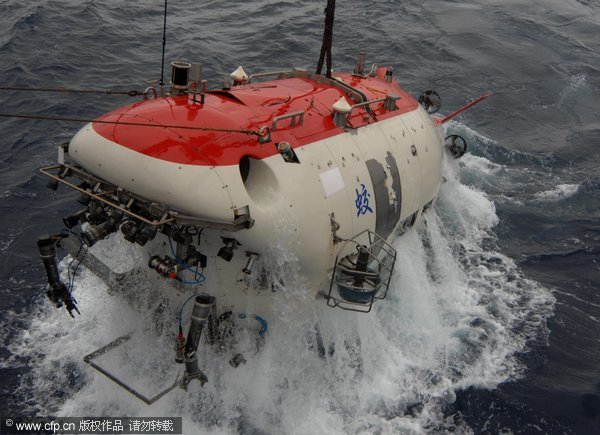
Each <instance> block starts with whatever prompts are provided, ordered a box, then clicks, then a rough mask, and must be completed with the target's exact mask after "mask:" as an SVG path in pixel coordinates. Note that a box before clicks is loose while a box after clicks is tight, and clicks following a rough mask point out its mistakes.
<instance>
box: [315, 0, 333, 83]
mask: <svg viewBox="0 0 600 435" xmlns="http://www.w3.org/2000/svg"><path fill="white" fill-rule="evenodd" d="M334 15H335V0H327V6H326V7H325V29H324V30H323V43H322V44H321V55H320V56H319V63H318V64H317V74H322V70H323V61H324V60H325V57H327V70H326V72H325V76H326V77H328V78H331V45H332V43H333V19H334Z"/></svg>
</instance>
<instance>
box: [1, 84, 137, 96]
mask: <svg viewBox="0 0 600 435" xmlns="http://www.w3.org/2000/svg"><path fill="white" fill-rule="evenodd" d="M0 91H34V92H65V93H76V94H109V95H129V96H130V97H136V96H138V95H144V93H143V92H140V91H136V90H134V89H132V90H131V91H119V90H113V89H66V88H22V87H16V86H0Z"/></svg>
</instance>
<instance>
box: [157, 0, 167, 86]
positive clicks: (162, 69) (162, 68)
mask: <svg viewBox="0 0 600 435" xmlns="http://www.w3.org/2000/svg"><path fill="white" fill-rule="evenodd" d="M168 1H169V0H165V14H164V21H163V38H162V61H161V64H160V82H159V85H160V95H161V96H163V95H164V87H165V81H164V78H165V48H166V47H167V2H168Z"/></svg>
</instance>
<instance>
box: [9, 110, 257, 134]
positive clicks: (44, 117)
mask: <svg viewBox="0 0 600 435" xmlns="http://www.w3.org/2000/svg"><path fill="white" fill-rule="evenodd" d="M0 117H2V118H20V119H40V120H44V121H64V122H85V123H87V122H93V123H96V124H112V125H131V126H136V127H155V128H156V127H158V128H180V129H183V130H202V131H218V132H224V133H243V134H250V135H253V136H259V137H260V136H261V135H260V133H259V132H258V131H256V130H247V129H246V130H243V129H240V130H236V129H231V128H213V127H193V126H188V125H170V124H147V123H143V122H126V121H106V120H103V119H91V118H69V117H63V116H49V115H29V114H22V113H0Z"/></svg>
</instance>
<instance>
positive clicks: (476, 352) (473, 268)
mask: <svg viewBox="0 0 600 435" xmlns="http://www.w3.org/2000/svg"><path fill="white" fill-rule="evenodd" d="M461 165H462V167H463V168H464V167H465V166H466V169H467V170H469V171H475V172H478V171H481V172H482V176H483V175H485V173H486V172H488V171H490V170H494V169H493V168H494V167H495V166H494V165H493V164H492V163H491V162H489V161H486V159H485V158H472V159H466V160H465V161H464V162H463V163H461ZM461 170H462V169H461V167H459V165H458V163H457V162H455V161H449V160H448V161H447V162H446V165H445V174H444V177H445V179H446V182H445V183H444V184H443V185H442V187H441V192H440V197H439V199H438V202H437V205H436V207H435V208H434V209H433V210H431V211H430V212H429V213H428V215H427V216H426V222H425V223H424V224H423V225H422V226H421V228H418V229H414V230H411V231H409V232H408V233H407V234H405V235H404V236H402V237H400V238H398V239H397V240H396V241H395V242H394V246H395V248H396V249H397V251H398V259H397V263H396V270H395V276H394V278H393V280H392V288H391V289H390V293H389V295H388V298H387V299H386V300H385V301H382V302H379V303H378V304H376V305H375V309H374V310H373V312H372V313H371V314H368V315H364V314H357V313H347V312H343V311H341V310H335V309H331V308H328V307H326V306H325V303H324V302H323V301H322V300H312V299H309V298H306V297H305V296H303V295H304V292H298V291H297V288H296V285H295V283H291V282H290V281H289V276H288V277H287V278H286V286H282V287H281V288H280V289H279V291H278V292H275V293H273V297H274V298H279V301H276V302H280V305H277V303H276V304H275V306H276V307H277V306H280V307H282V308H281V310H279V311H278V312H277V313H276V316H277V317H278V318H276V319H269V321H270V323H271V325H272V327H271V328H270V331H269V334H268V336H267V338H266V339H265V340H264V341H262V342H260V343H257V338H256V331H254V330H253V326H252V325H250V324H249V327H248V328H246V330H242V333H241V334H240V336H239V337H237V346H238V348H239V349H242V350H244V352H245V355H246V359H247V363H246V364H244V365H241V366H240V367H238V368H237V369H234V368H233V367H231V366H230V365H229V364H227V361H228V359H229V358H230V355H222V354H219V353H218V352H216V351H215V350H213V349H210V348H208V347H207V346H204V347H203V348H202V350H201V361H202V367H203V370H204V371H205V373H207V374H208V376H209V382H208V383H207V384H206V385H205V386H204V388H201V387H200V386H199V385H198V384H193V383H192V384H190V387H189V391H188V392H184V391H181V390H179V389H176V390H174V391H173V392H171V393H169V394H168V395H167V396H165V397H164V398H162V399H161V400H159V401H158V402H157V403H155V404H153V405H152V406H146V405H144V404H143V403H142V402H140V401H138V400H137V399H135V398H134V397H133V396H130V395H129V394H128V393H126V392H125V391H123V390H121V389H120V388H118V387H117V386H116V385H114V384H113V383H112V382H110V381H109V380H107V379H105V378H104V377H103V376H101V375H99V374H97V373H95V372H94V371H93V370H92V369H91V368H89V367H88V366H86V365H85V364H84V363H83V361H82V356H83V355H85V354H87V353H89V352H91V351H92V350H94V349H96V348H98V347H101V346H103V345H105V344H106V343H107V342H109V341H110V340H112V339H113V338H115V337H117V336H120V335H123V334H124V333H126V332H128V331H130V330H132V329H136V330H137V331H141V332H142V333H144V334H146V337H151V339H146V340H132V341H131V342H130V344H128V346H130V348H129V350H130V351H131V352H132V353H133V354H135V355H137V356H138V358H135V359H134V361H135V364H136V365H135V367H133V369H135V370H134V371H136V370H137V371H138V372H139V374H140V375H144V376H145V375H147V376H148V379H149V381H148V382H149V383H151V382H152V381H153V379H155V378H163V379H167V380H170V379H172V378H174V377H175V376H177V369H178V367H173V366H175V364H166V363H165V362H164V361H168V362H169V363H170V361H172V358H173V355H172V335H173V332H174V331H173V329H174V326H173V325H174V320H173V319H174V316H173V312H174V307H170V306H169V303H168V301H166V300H165V298H163V297H161V296H160V294H156V293H152V292H148V291H145V290H144V289H133V290H132V292H133V293H132V294H130V295H129V297H128V298H126V297H125V296H123V295H109V294H108V289H107V288H106V286H105V285H104V284H103V283H102V282H101V281H100V280H99V279H98V278H97V277H95V276H94V275H93V274H92V273H90V272H89V271H83V272H81V274H80V276H79V277H78V279H77V281H76V283H75V288H74V293H75V296H76V298H77V299H78V302H79V305H80V307H81V310H82V313H84V315H83V316H81V317H80V318H78V319H77V320H76V321H69V319H66V318H65V314H64V312H63V311H62V310H55V309H54V308H53V307H51V306H50V305H49V304H47V303H45V302H40V304H39V305H38V308H37V310H36V312H35V313H34V314H33V316H32V320H31V321H30V323H29V325H28V327H27V328H26V329H24V330H23V331H22V332H21V333H20V336H19V337H17V338H16V339H15V340H13V341H12V343H11V344H10V345H9V350H10V352H11V354H12V355H13V356H12V357H11V359H10V360H9V361H7V362H5V363H8V364H9V365H12V366H14V365H19V364H24V363H23V361H28V364H29V367H30V369H29V371H28V372H27V373H26V374H25V375H24V376H23V378H22V382H21V386H20V387H19V390H18V391H17V394H18V395H19V396H20V397H21V398H22V399H23V402H24V403H25V404H26V406H29V408H30V409H25V410H24V412H29V411H31V413H44V414H58V415H65V416H73V415H113V416H115V415H122V416H134V415H135V416H144V415H145V416H156V415H177V416H183V419H184V423H183V424H184V432H185V433H207V432H218V433H232V432H245V433H340V434H344V433H357V432H368V433H374V432H379V433H399V432H401V433H425V432H430V431H432V430H433V431H435V430H442V431H444V430H459V431H462V432H468V431H469V430H470V429H469V428H468V427H463V426H461V424H462V423H460V422H458V423H457V422H455V421H454V419H453V418H452V416H448V415H447V409H448V405H450V404H451V403H452V402H453V401H454V400H455V392H456V391H457V390H459V389H464V388H468V387H471V386H474V387H478V388H494V387H495V386H496V385H498V383H501V382H504V381H508V380H512V379H515V378H517V377H518V376H520V374H521V373H522V370H523V368H524V367H523V365H522V364H521V363H520V362H519V359H518V355H519V354H520V353H522V352H526V351H527V346H528V343H530V342H531V341H533V340H535V341H538V340H541V341H542V342H543V341H544V340H545V339H546V336H547V329H546V326H545V322H546V319H547V318H548V316H550V315H551V314H552V305H553V302H554V299H553V297H552V296H551V295H550V293H549V291H548V290H547V289H545V288H543V287H541V286H540V285H539V284H537V283H536V282H534V281H531V280H529V279H526V278H524V277H523V276H522V275H521V273H520V272H519V270H518V268H517V266H516V265H515V263H514V262H513V261H512V260H511V259H510V258H507V257H506V256H504V255H502V254H501V253H499V252H497V251H496V249H495V243H494V235H493V233H492V231H491V229H492V227H493V226H494V225H495V224H496V223H497V222H498V217H497V216H496V213H495V207H494V204H493V203H492V202H491V201H490V200H489V199H488V198H487V197H486V195H485V194H483V193H482V192H480V191H478V190H476V189H474V188H473V187H470V186H467V185H465V184H463V183H461V181H459V172H460V171H461ZM274 249H275V250H284V248H283V247H281V246H279V247H277V246H274ZM126 252H128V251H126ZM122 255H125V254H122ZM129 255H131V253H130V252H129ZM273 258H277V259H281V258H286V259H288V261H292V262H293V258H294V256H293V255H292V254H290V253H285V252H282V255H274V256H273ZM122 260H123V261H125V260H127V259H126V258H123V259H122ZM274 261H280V260H274ZM66 264H68V260H65V261H63V262H62V267H63V269H65V270H64V271H63V272H65V273H66ZM274 266H276V267H274V269H275V270H285V265H284V264H275V265H274ZM300 281H301V280H300ZM302 286H303V284H302V282H299V283H298V287H299V288H302ZM132 295H133V300H135V301H136V304H135V306H134V305H132V304H131V303H130V302H128V300H132ZM165 307H166V308H165ZM290 307H291V308H290ZM254 326H255V325H254ZM317 328H318V330H319V331H320V333H321V336H322V339H323V346H322V347H323V348H324V352H321V354H319V352H318V351H317V348H318V347H319V346H318V343H317V340H316V339H315V330H316V329H317ZM244 331H245V332H244ZM257 347H260V351H258V352H256V348H257ZM323 353H324V356H323ZM140 356H142V357H141V358H140ZM163 357H164V361H162V362H161V363H160V364H158V363H157V362H156V358H163ZM457 425H458V426H457Z"/></svg>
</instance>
